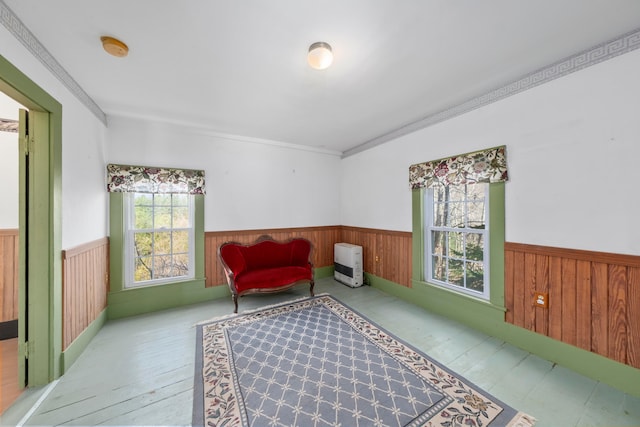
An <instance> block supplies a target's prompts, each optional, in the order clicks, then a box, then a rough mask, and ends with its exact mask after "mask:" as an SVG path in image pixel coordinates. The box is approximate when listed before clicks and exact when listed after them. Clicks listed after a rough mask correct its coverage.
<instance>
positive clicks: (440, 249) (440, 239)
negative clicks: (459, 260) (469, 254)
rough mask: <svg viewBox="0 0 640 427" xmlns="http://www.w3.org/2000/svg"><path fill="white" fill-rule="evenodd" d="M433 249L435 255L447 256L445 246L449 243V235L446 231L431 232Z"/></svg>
mask: <svg viewBox="0 0 640 427" xmlns="http://www.w3.org/2000/svg"><path fill="white" fill-rule="evenodd" d="M431 238H432V240H431V249H432V253H433V254H439V255H446V254H447V249H446V247H445V244H446V242H447V239H446V238H447V233H446V232H444V231H432V232H431Z"/></svg>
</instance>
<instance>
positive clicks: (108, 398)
mask: <svg viewBox="0 0 640 427" xmlns="http://www.w3.org/2000/svg"><path fill="white" fill-rule="evenodd" d="M316 291H317V293H320V292H328V293H330V294H332V295H333V296H335V297H336V298H338V299H340V300H341V301H343V302H344V303H346V304H347V305H349V306H351V307H352V308H354V309H356V310H357V311H359V312H360V313H362V314H364V315H365V316H367V317H369V318H370V319H371V320H373V321H375V322H377V323H378V324H380V325H382V326H383V327H385V328H386V329H388V330H390V331H391V332H393V333H395V334H396V335H398V336H399V337H400V338H402V339H404V340H406V341H408V342H410V343H412V344H413V345H414V346H416V347H417V348H419V349H420V350H422V351H424V352H426V353H427V354H429V355H430V356H431V357H433V358H434V359H436V360H437V361H439V362H441V363H443V364H445V365H446V366H448V367H449V368H451V369H453V370H455V371H456V372H458V373H459V374H461V375H463V376H464V377H466V378H467V379H468V380H469V381H471V382H473V383H475V384H476V385H478V386H480V387H482V388H483V389H485V390H486V391H488V392H490V393H491V394H493V395H494V396H496V397H497V398H499V399H501V400H503V401H505V402H506V403H508V404H509V405H512V406H514V407H516V408H517V409H519V410H522V411H524V412H527V413H529V414H531V415H533V416H534V417H536V418H537V419H538V424H537V425H538V426H639V425H640V399H639V398H635V397H632V396H629V395H626V394H625V393H622V392H620V391H618V390H616V389H613V388H611V387H609V386H607V385H604V384H602V383H599V382H596V381H593V380H590V379H588V378H586V377H584V376H582V375H579V374H576V373H574V372H572V371H571V370H569V369H566V368H563V367H561V366H557V365H554V364H553V363H551V362H548V361H545V360H543V359H541V358H539V357H536V356H534V355H531V354H529V353H527V352H525V351H522V350H520V349H518V348H516V347H513V346H511V345H509V344H505V343H504V342H502V341H500V340H498V339H495V338H491V337H489V336H487V335H484V334H482V333H479V332H477V331H475V330H473V329H471V328H468V327H466V326H461V325H459V324H457V323H456V322H453V321H450V320H448V319H444V318H442V317H440V316H436V315H433V314H431V313H429V312H426V311H424V310H423V309H421V308H419V307H416V306H414V305H412V304H409V303H406V302H404V301H402V300H399V299H397V298H395V297H393V296H390V295H387V294H385V293H383V292H380V291H378V290H377V289H373V288H370V287H362V288H358V289H351V288H348V287H346V286H344V285H341V284H339V283H337V282H334V281H333V280H332V279H330V278H329V279H322V280H319V281H318V283H317V284H316ZM306 295H308V288H307V289H305V288H304V287H299V288H297V289H294V290H292V291H290V292H287V293H282V294H276V295H268V296H247V297H244V298H241V299H240V303H239V305H240V311H242V310H247V309H252V308H256V307H259V306H263V305H267V304H273V303H277V302H281V301H286V300H290V299H292V298H296V297H298V296H306ZM231 312H232V303H231V300H230V298H229V299H222V300H217V301H212V302H208V303H203V304H196V305H193V306H188V307H183V308H179V309H173V310H167V311H163V312H160V313H153V314H148V315H142V316H136V317H132V318H128V319H121V320H117V321H111V322H108V323H107V324H106V325H105V326H104V328H103V329H102V330H101V331H100V332H99V333H98V335H97V336H96V337H95V338H94V339H93V341H92V342H91V344H90V345H89V347H88V348H87V350H86V351H85V352H84V353H83V354H82V355H81V356H80V358H79V359H78V361H77V362H76V363H75V364H74V365H73V366H72V367H71V369H70V370H69V371H68V372H67V373H66V374H65V375H64V376H63V377H62V378H61V379H60V381H59V382H58V384H57V385H56V386H55V388H53V390H52V391H51V393H50V394H49V395H48V396H47V397H46V399H44V401H43V403H42V404H41V405H40V406H39V407H38V409H37V410H36V411H35V413H34V414H33V415H32V416H31V417H30V418H29V419H28V420H27V422H26V423H25V425H46V426H51V425H121V426H125V425H166V426H169V425H170V426H186V425H190V422H191V409H192V399H193V397H192V393H193V373H194V359H195V327H194V324H195V323H197V322H199V321H202V320H206V319H209V318H212V317H215V316H220V315H224V314H229V313H231ZM23 399H24V401H25V402H26V401H27V400H28V399H31V400H34V397H33V394H29V393H26V394H25V397H24V398H22V397H21V398H20V399H19V400H18V403H17V404H16V405H14V407H16V409H15V410H14V409H13V407H12V408H10V409H9V411H7V413H6V414H5V415H6V417H4V418H3V422H4V421H6V423H7V424H4V425H15V423H16V422H17V420H19V419H20V418H22V416H23V415H24V412H25V411H24V407H25V404H22V402H20V401H21V400H23ZM12 411H13V412H12ZM11 423H13V424H11ZM0 424H2V423H0Z"/></svg>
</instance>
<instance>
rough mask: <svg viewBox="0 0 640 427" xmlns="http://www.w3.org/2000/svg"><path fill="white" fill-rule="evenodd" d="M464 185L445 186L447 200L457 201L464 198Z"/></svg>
mask: <svg viewBox="0 0 640 427" xmlns="http://www.w3.org/2000/svg"><path fill="white" fill-rule="evenodd" d="M465 187H466V186H464V185H451V186H449V187H447V189H448V190H449V200H451V201H452V202H459V201H462V200H465V194H466V188H465Z"/></svg>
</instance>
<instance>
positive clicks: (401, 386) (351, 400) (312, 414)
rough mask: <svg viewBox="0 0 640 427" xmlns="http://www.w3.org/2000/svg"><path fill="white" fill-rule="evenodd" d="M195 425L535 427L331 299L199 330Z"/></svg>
mask: <svg viewBox="0 0 640 427" xmlns="http://www.w3.org/2000/svg"><path fill="white" fill-rule="evenodd" d="M195 374H196V375H195V382H194V399H193V400H194V405H193V406H194V409H193V425H194V426H204V425H206V426H229V427H230V426H242V427H247V426H253V427H257V426H261V427H262V426H273V427H279V426H282V427H290V426H305V427H306V426H336V427H337V426H342V427H348V426H380V427H382V426H384V427H387V426H442V427H453V426H532V425H533V424H534V422H535V420H534V419H533V418H532V417H530V416H528V415H526V414H523V413H521V412H518V411H517V410H515V409H513V408H511V407H509V406H508V405H506V404H504V403H503V402H501V401H499V400H498V399H496V398H494V397H493V396H491V395H489V394H488V393H486V392H484V391H482V390H481V389H480V388H478V387H477V386H475V385H474V384H472V383H470V382H469V381H467V380H466V379H464V378H462V377H460V376H458V375H456V374H455V373H453V372H451V371H450V370H448V369H447V368H445V367H443V366H442V365H440V364H438V363H436V362H435V361H433V360H432V359H430V358H429V357H428V356H427V355H425V354H424V353H422V352H420V351H419V350H416V349H415V348H413V347H411V346H410V345H409V344H407V343H405V342H403V341H401V340H400V339H398V338H396V337H394V336H393V335H392V334H390V333H389V332H387V331H385V330H384V329H382V328H380V327H379V326H376V325H375V324H374V323H372V322H371V321H369V320H368V319H366V318H365V317H363V316H362V315H360V314H358V313H356V312H355V311H354V310H352V309H350V308H348V307H347V306H345V305H344V304H342V303H341V302H339V301H338V300H336V299H334V298H333V297H331V296H329V295H321V296H317V297H313V298H305V299H302V300H298V301H294V302H289V303H285V304H281V305H276V306H272V307H268V308H265V309H261V310H256V311H253V312H249V313H243V314H240V315H233V316H228V317H225V318H220V319H217V320H216V319H214V320H212V321H210V322H208V323H204V324H202V325H198V329H197V350H196V372H195Z"/></svg>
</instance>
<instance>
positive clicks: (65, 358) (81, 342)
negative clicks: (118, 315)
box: [60, 309, 107, 374]
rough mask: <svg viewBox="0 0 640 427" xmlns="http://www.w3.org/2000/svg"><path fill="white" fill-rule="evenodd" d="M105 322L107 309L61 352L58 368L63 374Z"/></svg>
mask: <svg viewBox="0 0 640 427" xmlns="http://www.w3.org/2000/svg"><path fill="white" fill-rule="evenodd" d="M106 322H107V309H104V310H102V312H101V313H100V314H99V315H98V317H97V318H96V320H94V321H93V322H91V323H90V324H89V326H87V328H86V329H85V330H84V331H82V333H81V334H80V335H78V337H77V338H76V339H75V340H73V342H72V343H71V344H70V345H69V347H67V348H66V349H65V350H64V351H63V352H62V357H61V358H60V365H61V366H60V368H61V371H62V373H63V374H64V373H65V372H67V370H68V369H69V368H70V367H71V365H73V364H74V362H75V361H76V360H77V359H78V357H80V354H82V352H83V351H84V350H85V348H87V346H88V345H89V343H90V342H91V340H92V339H93V337H95V336H96V335H97V334H98V332H99V331H100V329H102V327H103V326H104V324H105V323H106Z"/></svg>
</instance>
